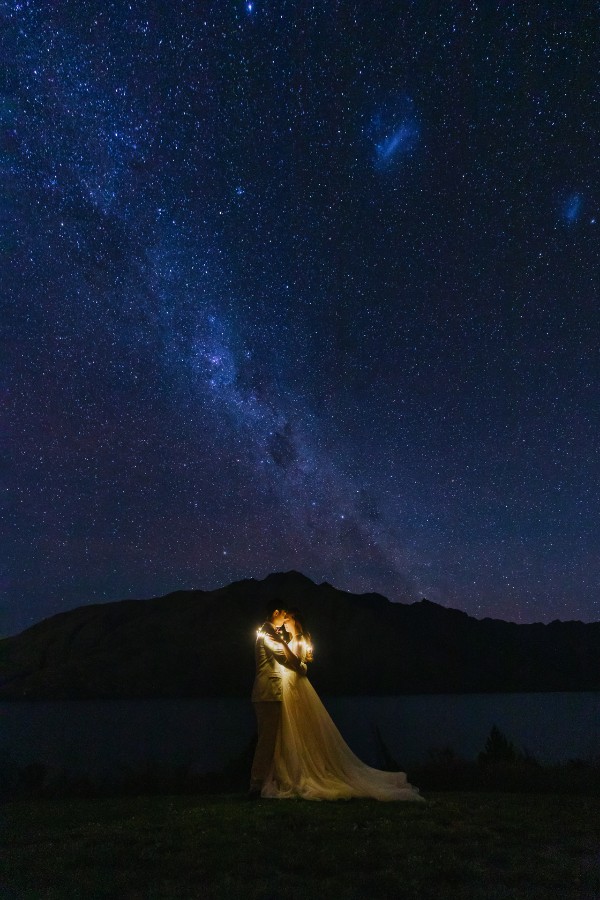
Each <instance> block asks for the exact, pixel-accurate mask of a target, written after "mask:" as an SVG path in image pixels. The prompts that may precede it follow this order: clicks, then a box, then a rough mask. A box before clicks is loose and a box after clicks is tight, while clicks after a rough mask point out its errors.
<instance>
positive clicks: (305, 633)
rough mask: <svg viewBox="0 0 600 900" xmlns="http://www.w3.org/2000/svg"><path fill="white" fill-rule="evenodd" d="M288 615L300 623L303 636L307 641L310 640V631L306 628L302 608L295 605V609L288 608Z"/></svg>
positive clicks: (299, 627)
mask: <svg viewBox="0 0 600 900" xmlns="http://www.w3.org/2000/svg"><path fill="white" fill-rule="evenodd" d="M288 616H292V618H293V619H294V620H295V621H296V623H297V625H298V631H299V633H300V634H301V635H302V636H303V637H305V638H306V640H307V641H310V634H309V633H308V631H307V630H306V628H305V625H304V616H303V615H302V613H301V612H300V610H299V609H296V608H295V607H294V608H293V609H288Z"/></svg>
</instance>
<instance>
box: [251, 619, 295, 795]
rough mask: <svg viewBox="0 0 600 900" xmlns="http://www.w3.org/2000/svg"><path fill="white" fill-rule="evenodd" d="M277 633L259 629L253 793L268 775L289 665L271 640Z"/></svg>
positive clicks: (254, 694) (254, 690)
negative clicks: (283, 674)
mask: <svg viewBox="0 0 600 900" xmlns="http://www.w3.org/2000/svg"><path fill="white" fill-rule="evenodd" d="M275 634H276V631H275V628H274V626H273V625H272V624H271V623H270V622H265V623H264V625H262V627H261V628H260V629H259V632H258V635H257V638H256V646H255V650H254V655H255V660H256V677H255V679H254V686H253V688H252V703H253V704H254V710H255V712H256V722H257V725H258V741H257V744H256V751H255V753H254V761H253V763H252V772H251V775H250V788H251V790H260V788H261V787H262V784H263V782H264V780H265V778H266V777H267V775H268V773H269V769H270V768H271V763H272V761H273V753H274V752H275V741H276V738H277V731H278V729H279V722H280V719H281V700H282V697H283V686H282V681H281V669H280V668H279V664H281V665H282V666H285V665H287V659H286V655H285V652H284V650H282V649H281V644H279V643H277V642H276V641H274V640H272V638H273V637H274V636H275Z"/></svg>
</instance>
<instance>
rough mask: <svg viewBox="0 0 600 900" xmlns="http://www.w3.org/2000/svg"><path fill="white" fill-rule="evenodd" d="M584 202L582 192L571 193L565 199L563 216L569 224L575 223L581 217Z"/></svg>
mask: <svg viewBox="0 0 600 900" xmlns="http://www.w3.org/2000/svg"><path fill="white" fill-rule="evenodd" d="M582 202H583V201H582V197H581V194H569V196H568V197H566V199H565V200H564V201H563V206H562V217H563V220H564V221H565V222H566V223H567V225H574V224H575V222H577V220H578V219H579V216H580V215H581V207H582Z"/></svg>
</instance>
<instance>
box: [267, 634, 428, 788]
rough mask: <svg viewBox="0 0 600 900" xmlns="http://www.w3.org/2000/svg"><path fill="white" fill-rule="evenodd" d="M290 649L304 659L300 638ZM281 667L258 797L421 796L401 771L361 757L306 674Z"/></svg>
mask: <svg viewBox="0 0 600 900" xmlns="http://www.w3.org/2000/svg"><path fill="white" fill-rule="evenodd" d="M290 649H291V650H292V651H293V652H294V654H295V655H296V656H297V657H298V658H299V659H301V660H302V661H303V662H304V658H305V656H306V647H305V644H304V641H302V639H299V640H296V641H292V642H291V643H290ZM281 669H282V678H283V700H282V710H281V725H280V728H279V733H278V735H277V743H276V745H275V754H274V758H273V765H272V766H271V771H270V772H269V775H268V777H267V780H266V781H265V783H264V785H263V789H262V796H263V797H271V798H274V799H287V798H302V799H304V800H349V799H350V798H351V797H370V798H371V799H374V800H418V801H419V800H420V801H422V800H423V798H422V797H421V795H420V794H419V792H418V790H417V789H416V788H414V787H412V785H410V784H409V783H408V781H407V780H406V775H405V774H404V772H383V771H380V770H379V769H372V768H371V767H370V766H367V765H366V764H365V763H363V762H361V760H360V759H359V758H358V757H357V756H355V755H354V753H353V752H352V750H350V748H349V747H348V745H347V744H346V742H345V741H344V739H343V737H342V736H341V734H340V733H339V731H338V730H337V728H336V727H335V725H334V724H333V721H332V719H331V716H330V715H329V713H328V712H327V710H326V709H325V707H324V706H323V704H322V703H321V701H320V700H319V697H318V694H317V692H316V691H315V689H314V688H313V686H312V684H311V683H310V681H309V680H308V678H307V677H306V675H304V674H298V673H297V672H295V671H293V670H292V669H288V668H286V667H285V666H281Z"/></svg>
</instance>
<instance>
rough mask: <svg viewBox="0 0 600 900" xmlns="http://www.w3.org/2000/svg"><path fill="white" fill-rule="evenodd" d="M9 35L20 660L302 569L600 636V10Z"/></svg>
mask: <svg viewBox="0 0 600 900" xmlns="http://www.w3.org/2000/svg"><path fill="white" fill-rule="evenodd" d="M0 22H1V25H2V35H3V37H2V47H3V50H2V52H3V63H4V65H3V76H2V82H1V92H0V174H1V181H0V184H1V190H0V261H1V266H2V285H1V288H0V290H1V302H2V329H3V336H4V346H5V348H6V352H5V353H4V356H3V360H2V364H1V365H2V396H3V400H4V403H3V409H4V413H3V426H2V433H3V442H4V444H5V448H6V449H7V453H5V466H4V469H3V475H2V486H3V489H4V495H5V503H4V516H3V520H4V523H5V531H4V538H3V546H4V548H5V549H4V551H3V554H2V556H3V563H2V567H3V571H2V585H3V588H4V589H3V597H4V599H3V601H2V609H1V613H2V633H4V634H10V633H15V632H17V631H19V630H21V629H22V628H25V627H27V626H29V625H31V624H33V623H34V622H36V621H38V620H40V619H42V618H44V617H46V616H49V615H51V614H54V613H56V612H59V611H61V610H64V609H68V608H71V607H74V606H78V605H81V604H85V603H95V602H101V601H109V600H119V599H124V598H126V597H146V596H148V597H149V596H156V595H158V594H161V593H166V592H167V591H171V590H177V589H188V588H204V589H211V588H216V587H220V586H222V585H225V584H228V583H229V582H231V581H233V580H237V579H240V578H246V577H255V578H263V577H265V576H266V575H267V574H269V573H270V572H273V571H286V570H288V569H298V570H300V571H302V572H303V573H304V574H306V575H308V576H309V577H311V578H313V580H315V581H317V582H320V581H324V580H326V581H328V582H330V583H331V584H334V585H335V586H336V587H338V588H342V589H345V590H350V591H356V592H359V591H371V590H374V591H379V592H381V593H383V594H385V595H386V596H387V597H389V598H390V599H392V600H399V601H402V602H412V601H414V600H417V599H420V598H421V597H423V596H426V597H428V598H429V599H430V600H433V601H435V602H437V603H441V604H444V605H447V606H453V607H457V608H459V609H462V610H465V611H466V612H468V613H469V614H470V615H473V616H476V617H478V618H482V617H484V616H493V617H498V618H505V619H510V620H512V621H517V622H531V621H551V620H553V619H556V618H559V619H573V618H576V619H582V620H584V621H597V620H599V619H600V554H599V553H598V524H597V523H598V522H599V521H600V453H599V446H600V445H599V441H598V435H599V425H600V422H599V418H600V403H599V399H598V398H599V388H600V360H599V342H598V335H599V328H598V325H599V315H598V300H599V264H598V263H599V253H598V238H599V234H600V221H599V217H600V182H599V175H598V173H599V166H598V131H599V125H600V121H599V119H600V117H599V113H598V73H597V66H596V64H595V62H594V54H595V47H596V35H597V33H598V24H599V23H600V12H598V10H597V9H596V4H565V3H564V2H562V0H561V2H558V0H544V2H543V3H541V2H539V3H531V2H523V0H514V2H511V0H502V2H498V0H497V2H483V0H482V2H471V0H460V2H452V0H448V2H446V0H445V2H433V0H432V2H417V0H404V2H401V0H398V2H397V3H390V2H389V0H388V2H381V0H369V2H368V3H366V2H358V0H344V2H342V0H318V2H310V0H295V2H291V0H251V2H250V0H207V2H204V0H193V2H192V0H152V2H149V0H145V2H141V0H132V2H126V0H119V2H111V0H61V2H60V3H56V2H50V0H3V2H1V3H0Z"/></svg>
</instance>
